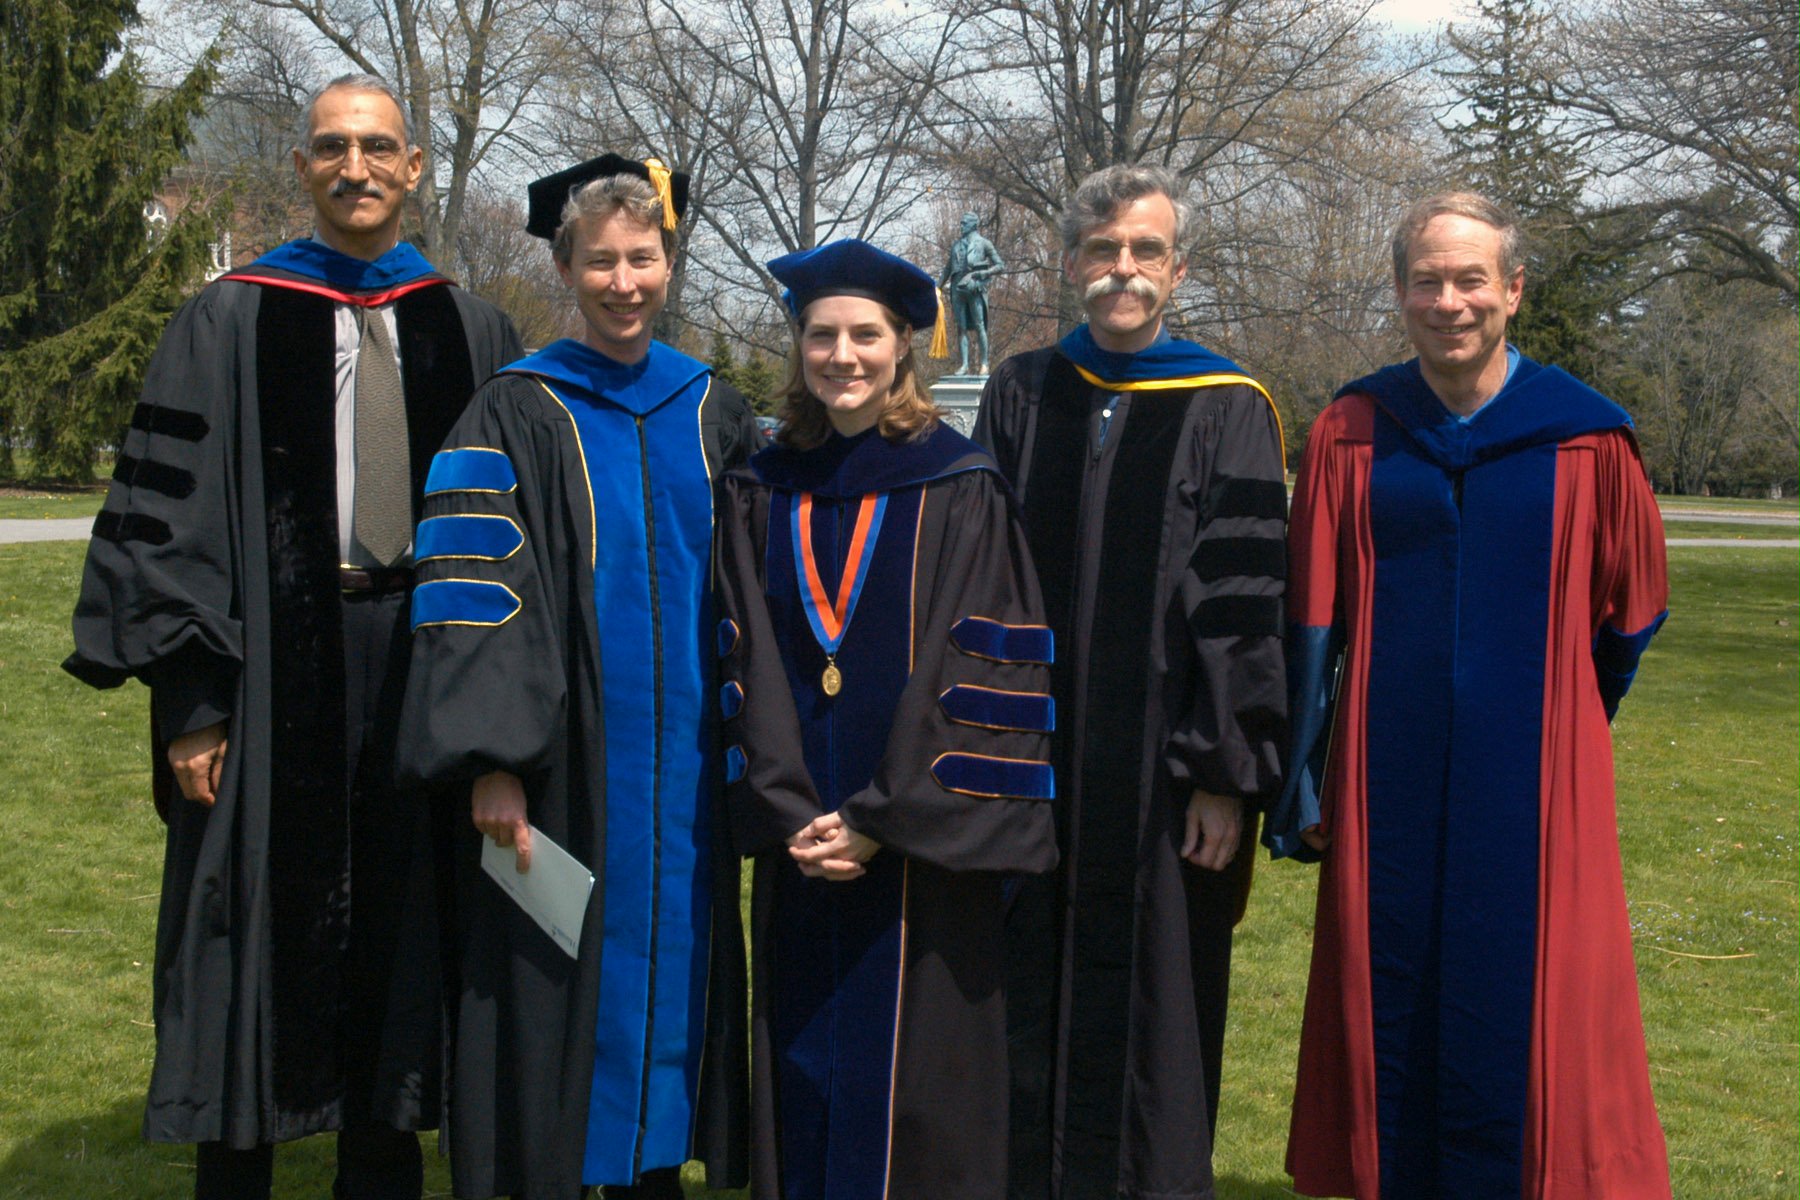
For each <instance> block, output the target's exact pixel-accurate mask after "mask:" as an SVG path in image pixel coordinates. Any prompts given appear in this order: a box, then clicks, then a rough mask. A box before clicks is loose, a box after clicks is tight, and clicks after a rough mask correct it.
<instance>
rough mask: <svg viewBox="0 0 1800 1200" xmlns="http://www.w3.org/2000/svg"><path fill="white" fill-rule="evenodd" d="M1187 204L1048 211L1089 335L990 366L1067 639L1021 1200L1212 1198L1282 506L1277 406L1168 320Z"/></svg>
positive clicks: (1025, 889)
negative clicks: (1054, 846) (1173, 331)
mask: <svg viewBox="0 0 1800 1200" xmlns="http://www.w3.org/2000/svg"><path fill="white" fill-rule="evenodd" d="M1191 220H1192V213H1191V210H1190V209H1189V207H1188V205H1187V203H1186V202H1185V201H1184V200H1183V199H1182V198H1181V195H1180V184H1179V182H1178V180H1177V179H1176V178H1175V176H1174V175H1173V174H1171V173H1170V172H1169V171H1167V170H1164V169H1162V168H1160V167H1151V166H1139V165H1120V166H1113V167H1108V168H1106V169H1104V170H1101V171H1097V172H1095V173H1094V174H1092V175H1090V176H1088V178H1086V179H1084V180H1083V181H1082V182H1081V184H1080V186H1079V187H1078V188H1077V189H1076V191H1075V194H1074V196H1073V197H1072V198H1071V200H1070V202H1069V204H1068V206H1067V207H1066V208H1065V210H1064V211H1063V213H1062V215H1061V218H1060V220H1059V225H1060V231H1061V233H1062V239H1063V251H1064V256H1063V265H1064V270H1065V272H1066V275H1067V278H1068V281H1069V283H1070V284H1071V285H1072V286H1074V287H1075V288H1077V289H1078V290H1079V291H1080V293H1081V297H1082V305H1083V307H1084V309H1085V310H1086V313H1087V322H1086V323H1085V324H1083V325H1080V326H1078V327H1076V329H1075V330H1074V331H1073V332H1071V333H1070V334H1069V335H1068V336H1067V337H1065V338H1063V339H1062V340H1061V341H1060V342H1058V343H1057V344H1056V345H1055V346H1050V347H1046V348H1044V349H1041V350H1035V351H1031V352H1030V353H1027V354H1021V355H1018V356H1016V357H1014V358H1011V359H1008V360H1007V361H1006V362H1003V363H1001V364H1000V367H999V369H998V370H996V371H995V372H994V374H993V375H992V377H991V378H990V379H989V381H988V385H987V389H986V391H985V392H984V394H983V396H982V405H981V415H980V418H979V420H978V421H977V423H976V428H975V438H976V440H977V441H979V442H981V443H982V444H984V445H985V446H987V447H988V448H989V449H991V450H992V451H993V454H994V457H995V459H997V460H998V461H999V464H1000V469H1001V471H1002V472H1003V473H1005V475H1006V476H1007V478H1008V479H1010V480H1011V481H1012V484H1013V487H1014V489H1015V490H1016V491H1017V493H1018V496H1019V499H1020V502H1021V505H1022V508H1023V512H1024V524H1025V531H1026V536H1027V538H1028V539H1029V541H1030V543H1031V552H1032V557H1033V558H1034V560H1035V561H1036V563H1037V569H1038V575H1039V579H1040V581H1041V583H1042V585H1043V590H1044V600H1045V606H1046V609H1047V611H1048V615H1049V621H1050V624H1051V626H1052V627H1053V628H1054V629H1055V631H1056V644H1057V650H1058V654H1057V659H1058V661H1057V663H1056V664H1055V666H1054V668H1053V672H1054V689H1055V696H1056V705H1057V709H1058V714H1059V717H1058V723H1057V728H1058V730H1059V731H1062V732H1061V733H1060V734H1059V736H1060V738H1061V741H1060V744H1059V745H1058V747H1057V799H1056V806H1057V820H1058V835H1059V839H1060V841H1061V849H1062V866H1061V868H1060V869H1059V871H1058V872H1057V873H1056V874H1054V875H1048V876H1041V877H1036V878H1032V879H1028V880H1025V881H1023V882H1022V883H1021V884H1020V886H1019V891H1018V892H1017V894H1016V896H1015V899H1014V903H1013V907H1012V910H1011V912H1010V913H1009V915H1008V956H1009V958H1008V973H1009V974H1008V980H1007V999H1008V1004H1009V1012H1008V1022H1007V1024H1008V1029H1007V1038H1008V1043H1009V1047H1010V1052H1011V1063H1012V1071H1013V1085H1012V1103H1011V1129H1012V1151H1011V1178H1010V1191H1011V1195H1013V1196H1015V1197H1030V1198H1031V1200H1077V1198H1085V1197H1106V1198H1107V1200H1112V1198H1113V1197H1116V1196H1125V1197H1152V1196H1154V1197H1157V1198H1158V1200H1175V1198H1177V1197H1184V1198H1192V1200H1203V1198H1205V1197H1210V1196H1211V1195H1212V1194H1213V1193H1212V1165H1211V1163H1212V1127H1213V1124H1214V1121H1215V1119H1216V1117H1217V1114H1218V1087H1219V1060H1220V1053H1221V1050H1222V1047H1223V1043H1224V1033H1225V1005H1226V990H1227V983H1228V979H1229V974H1230V961H1231V935H1232V928H1233V926H1234V925H1235V924H1236V923H1237V921H1238V919H1239V918H1240V917H1241V916H1242V915H1243V911H1244V904H1245V901H1246V899H1247V897H1248V895H1249V887H1250V867H1251V862H1252V857H1253V853H1254V848H1255V843H1256V823H1257V818H1258V814H1259V812H1260V811H1261V809H1262V807H1263V805H1264V803H1265V801H1268V800H1271V799H1273V798H1274V796H1275V795H1276V794H1277V793H1278V792H1279V791H1280V787H1281V766H1280V758H1279V748H1280V747H1281V746H1282V745H1283V744H1284V742H1285V738H1286V732H1285V730H1286V723H1287V718H1286V699H1285V696H1284V690H1283V689H1284V683H1283V678H1284V673H1283V665H1282V663H1283V660H1282V647H1281V633H1282V595H1283V580H1284V577H1285V573H1286V555H1285V547H1284V543H1283V538H1284V533H1285V524H1286V512H1287V507H1286V492H1285V489H1284V487H1283V463H1282V445H1281V426H1280V420H1279V418H1278V417H1277V416H1276V413H1275V409H1274V406H1273V404H1272V402H1271V400H1270V398H1269V394H1268V391H1267V390H1266V389H1265V388H1264V387H1263V386H1262V385H1261V384H1259V383H1257V382H1256V381H1255V380H1254V379H1252V378H1251V377H1250V376H1248V375H1246V374H1244V373H1243V372H1242V371H1240V370H1239V369H1238V368H1237V367H1236V366H1235V365H1234V364H1232V363H1231V362H1230V361H1229V360H1227V359H1225V358H1222V357H1220V356H1219V355H1217V354H1214V353H1213V352H1212V351H1210V350H1207V349H1205V348H1204V347H1202V346H1200V345H1198V344H1196V343H1194V342H1190V341H1184V340H1181V339H1177V338H1174V337H1172V336H1171V335H1170V334H1169V331H1168V329H1167V328H1166V323H1165V321H1164V314H1165V310H1166V309H1167V307H1168V304H1169V299H1170V297H1171V296H1172V295H1173V293H1174V291H1175V289H1176V287H1177V286H1178V285H1179V284H1180V283H1181V281H1182V279H1183V278H1185V276H1186V274H1187V255H1186V244H1187V240H1188V236H1189V228H1188V227H1189V225H1190V223H1191Z"/></svg>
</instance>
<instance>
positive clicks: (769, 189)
mask: <svg viewBox="0 0 1800 1200" xmlns="http://www.w3.org/2000/svg"><path fill="white" fill-rule="evenodd" d="M580 16H581V19H580V20H575V19H570V20H569V21H568V23H567V24H566V25H565V29H566V30H567V31H568V32H567V35H566V36H567V37H568V40H569V41H570V42H571V43H573V44H578V45H580V46H581V47H583V49H584V51H585V54H586V56H587V58H586V64H585V65H586V67H587V70H586V71H585V73H584V75H583V79H584V81H585V82H584V83H583V85H582V86H581V87H579V88H571V89H569V90H568V91H566V92H565V93H564V94H563V95H562V96H561V97H560V98H559V100H558V101H557V103H556V104H555V106H554V107H555V109H556V113H555V116H554V118H553V122H554V124H555V126H556V131H557V132H558V133H559V134H560V136H559V137H556V138H552V139H550V140H556V141H560V142H562V143H563V144H564V145H566V146H567V147H568V149H569V150H570V151H571V152H585V151H588V150H591V149H597V148H598V146H596V145H593V144H592V142H591V139H592V137H593V135H594V134H596V133H598V134H600V135H602V136H619V135H623V136H624V137H625V138H626V139H627V140H629V141H630V142H631V143H633V144H634V145H635V146H636V147H637V152H641V153H646V154H651V153H654V154H658V155H660V156H662V157H663V158H664V159H665V160H666V161H668V162H669V163H670V164H671V165H672V166H676V167H678V168H680V169H683V170H686V171H689V172H690V173H691V174H692V176H693V184H692V193H691V194H692V196H693V197H694V199H693V201H692V208H693V211H694V217H693V220H694V222H695V226H696V228H695V230H694V232H693V235H692V236H693V239H694V241H695V243H696V244H697V245H699V246H702V247H705V248H706V250H707V251H709V252H708V253H700V254H690V255H688V256H687V258H686V262H685V264H684V267H683V274H684V280H683V284H682V288H681V294H680V295H679V296H678V297H676V298H674V299H672V303H671V308H672V309H675V310H676V311H678V312H685V314H686V316H687V317H688V318H689V319H690V320H692V319H698V320H700V321H701V322H702V323H707V324H711V325H712V326H713V327H715V328H716V327H718V325H719V324H720V323H728V324H730V325H731V326H733V327H734V328H743V327H744V326H746V325H755V324H756V323H757V320H756V318H755V317H754V316H753V312H754V311H756V310H760V311H762V312H764V313H766V312H767V310H768V306H769V301H770V300H773V299H774V298H776V297H778V296H779V295H780V288H779V287H778V286H777V285H776V284H775V282H774V281H773V280H772V279H771V278H769V276H768V274H767V273H766V272H765V271H764V270H763V267H762V264H763V262H764V261H766V260H767V259H769V258H772V257H775V256H776V255H779V254H783V253H786V252H788V251H792V250H800V249H807V248H810V247H812V246H815V245H817V244H819V243H820V242H824V241H829V240H831V239H833V238H837V237H851V236H854V237H865V238H868V237H879V236H881V235H882V234H883V233H884V232H885V231H888V230H890V229H891V228H893V227H894V226H896V224H897V223H900V222H902V221H903V219H904V218H905V217H906V215H907V214H908V213H909V212H910V211H911V210H912V209H913V208H914V206H915V205H917V204H918V203H919V202H920V201H921V200H922V199H923V198H924V197H925V196H926V195H927V194H928V191H929V183H930V181H929V179H928V178H926V177H925V176H923V175H922V174H921V172H920V171H919V170H918V167H917V164H916V162H915V160H914V159H913V157H912V155H911V151H910V146H911V144H912V142H913V140H914V135H915V132H916V127H917V125H918V122H919V120H920V104H921V101H922V96H921V94H920V92H919V89H917V88H915V87H913V86H911V85H910V84H909V83H908V82H907V81H906V80H904V79H899V78H896V77H895V76H893V75H891V74H889V73H886V72H883V71H882V70H880V69H878V68H879V66H880V63H881V61H882V58H883V55H884V54H885V53H886V52H887V48H896V47H902V46H904V47H906V48H907V52H908V53H909V54H917V53H923V54H924V56H925V63H926V67H927V69H930V62H931V58H932V53H933V51H934V50H935V52H936V53H937V55H938V57H939V58H940V59H941V57H942V54H943V48H944V46H945V45H946V42H945V37H944V26H945V19H944V18H942V17H940V16H936V15H933V14H928V13H920V12H917V11H912V12H908V11H905V10H896V9H895V8H894V7H893V6H891V5H886V4H881V3H875V2H871V0H797V2H784V3H781V4H767V3H759V2H758V0H722V2H720V3H715V4H710V5H704V6H697V5H692V4H683V3H680V2H678V0H626V3H624V4H623V5H621V7H619V8H616V9H608V10H604V11H603V10H599V9H588V10H586V11H585V12H584V13H583V14H580ZM596 116H597V119H596ZM714 251H716V252H714ZM759 294H760V296H761V297H762V299H761V300H760V301H759V302H757V301H752V300H751V297H753V296H757V295H759ZM747 305H748V306H749V308H748V309H747V308H746V306H747ZM765 324H766V322H765ZM771 332H772V333H773V334H775V335H776V337H775V339H774V340H778V341H785V328H782V327H781V326H779V325H777V326H775V327H773V328H772V329H771ZM767 348H768V349H770V350H775V349H776V348H777V347H776V346H769V347H767Z"/></svg>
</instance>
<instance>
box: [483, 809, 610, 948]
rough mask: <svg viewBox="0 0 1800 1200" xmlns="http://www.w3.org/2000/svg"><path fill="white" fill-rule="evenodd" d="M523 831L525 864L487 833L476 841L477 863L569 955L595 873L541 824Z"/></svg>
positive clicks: (578, 941) (576, 940) (576, 941)
mask: <svg viewBox="0 0 1800 1200" xmlns="http://www.w3.org/2000/svg"><path fill="white" fill-rule="evenodd" d="M525 835H526V838H528V839H529V841H528V842H527V843H526V844H528V845H530V846H531V847H532V854H531V859H530V869H529V870H527V869H526V864H525V859H524V856H523V855H519V856H515V855H514V853H513V851H512V849H511V848H509V847H506V846H502V845H500V844H499V843H498V842H496V841H495V840H494V839H493V838H491V837H487V838H483V839H482V842H481V869H482V870H483V871H485V872H487V874H488V877H489V878H490V879H492V880H493V881H494V882H495V883H497V884H499V885H500V890H501V891H503V892H505V893H506V894H507V895H508V896H511V897H512V898H513V901H514V902H515V903H517V904H518V906H519V907H520V908H522V909H524V910H525V913H526V915H527V916H529V917H530V918H531V919H532V920H533V921H536V922H537V924H538V928H540V929H542V930H543V931H544V932H545V933H547V934H549V935H550V940H551V941H553V942H555V943H556V944H557V946H558V947H559V948H560V949H561V950H562V952H563V953H564V954H567V955H568V956H569V957H570V958H574V957H575V956H576V953H577V951H578V950H579V948H580V946H581V925H582V922H583V921H584V920H585V919H586V917H587V906H588V894H589V893H591V892H592V891H593V890H594V874H593V872H592V871H589V870H588V869H587V868H586V867H585V866H583V865H582V864H581V860H580V859H577V858H576V857H575V856H574V855H572V854H570V853H569V852H568V851H567V850H564V849H563V848H562V847H561V846H559V845H557V844H556V843H555V842H553V841H551V840H550V839H549V838H547V837H545V836H544V833H543V831H542V830H539V829H535V828H532V827H531V826H529V825H528V826H526V827H525Z"/></svg>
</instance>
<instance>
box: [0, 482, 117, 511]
mask: <svg viewBox="0 0 1800 1200" xmlns="http://www.w3.org/2000/svg"><path fill="white" fill-rule="evenodd" d="M105 499H106V488H105V487H103V486H100V485H95V486H94V487H92V488H87V489H83V490H79V491H76V490H66V491H65V490H62V489H60V488H59V489H56V490H44V489H38V488H15V487H7V488H4V489H0V519H15V518H17V519H24V518H35V517H91V516H93V515H94V514H95V513H97V512H99V511H100V502H101V501H103V500H105Z"/></svg>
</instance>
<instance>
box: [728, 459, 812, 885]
mask: <svg viewBox="0 0 1800 1200" xmlns="http://www.w3.org/2000/svg"><path fill="white" fill-rule="evenodd" d="M721 491H722V499H721V503H720V513H719V526H718V533H717V535H716V536H717V547H718V563H717V565H716V568H715V570H714V581H715V585H716V588H717V597H718V604H719V623H718V629H717V640H718V647H717V648H718V654H719V684H720V693H719V694H720V697H721V705H722V712H723V715H724V718H725V722H724V730H723V739H724V742H725V779H726V783H727V793H726V797H727V800H728V802H729V803H728V807H729V809H730V812H731V829H732V836H733V839H734V845H735V848H736V850H737V852H738V853H739V854H741V855H744V856H745V857H750V856H753V855H757V854H761V853H763V852H764V851H766V850H773V849H775V848H777V847H779V846H781V845H783V844H784V843H785V842H786V841H787V839H788V838H790V837H792V836H793V835H794V834H795V833H797V832H799V831H800V830H801V829H803V828H805V826H806V824H807V823H808V822H809V821H811V820H812V819H813V818H814V817H817V816H819V815H821V814H822V813H823V812H824V807H823V806H822V805H821V804H820V802H819V793H818V789H816V788H815V787H814V786H813V781H812V776H811V775H810V774H808V772H807V770H806V759H805V753H804V751H803V749H802V748H801V744H800V715H799V713H798V711H797V710H796V709H795V708H794V698H793V695H792V693H790V692H789V691H788V682H787V671H786V670H785V669H784V668H783V666H782V662H781V651H780V649H779V643H778V642H777V640H776V637H775V627H774V623H773V621H772V620H771V618H770V616H769V607H768V602H767V596H768V589H767V586H766V584H767V580H766V579H765V578H764V572H765V570H766V564H767V561H768V560H767V556H766V555H765V554H764V552H763V551H764V547H765V539H766V537H767V535H768V528H769V492H768V489H767V488H764V487H762V486H760V485H759V484H757V483H755V482H754V481H752V480H750V479H748V478H746V477H745V476H743V475H741V474H734V475H727V476H726V477H725V480H724V485H723V488H722V489H721ZM752 751H754V752H752Z"/></svg>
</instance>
